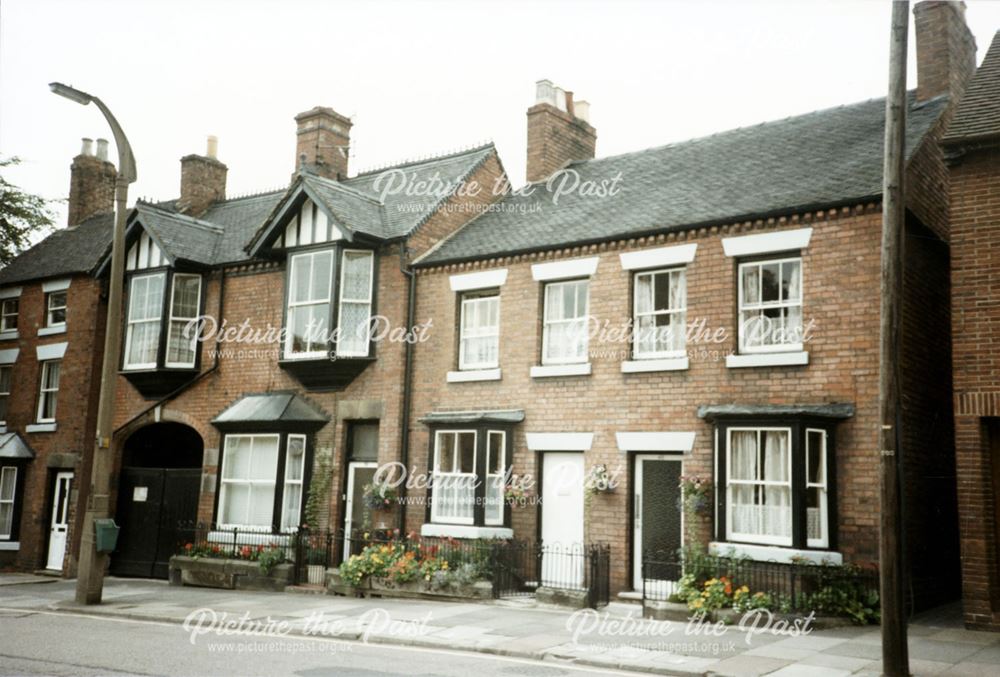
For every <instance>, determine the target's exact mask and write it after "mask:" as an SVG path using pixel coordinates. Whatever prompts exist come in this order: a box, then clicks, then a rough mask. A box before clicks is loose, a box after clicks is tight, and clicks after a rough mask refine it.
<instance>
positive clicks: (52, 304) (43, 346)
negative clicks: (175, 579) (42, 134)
mask: <svg viewBox="0 0 1000 677" xmlns="http://www.w3.org/2000/svg"><path fill="white" fill-rule="evenodd" d="M70 173H71V177H72V178H71V182H70V193H69V219H68V226H67V227H66V228H65V229H60V230H57V231H56V232H55V233H53V234H52V235H50V236H49V237H47V238H46V239H45V240H43V241H42V242H40V243H39V244H37V245H36V246H34V247H32V248H31V249H30V250H28V251H27V252H25V253H23V254H22V255H21V256H19V257H17V258H16V259H15V260H14V261H13V262H12V263H11V264H10V265H8V266H7V267H5V268H4V269H3V270H0V315H2V317H0V429H2V430H3V433H2V434H0V566H16V567H17V568H19V569H22V570H27V571H34V570H47V571H51V572H65V573H66V574H67V575H74V573H75V571H76V557H77V554H78V552H79V546H80V532H79V528H80V524H81V523H82V520H83V511H84V507H85V501H86V496H87V492H86V490H83V491H81V487H84V488H85V487H87V486H89V483H90V480H89V477H90V466H91V456H92V449H93V439H94V430H95V426H96V417H97V392H98V389H99V387H100V380H101V373H100V372H101V354H102V352H103V345H104V343H103V342H104V327H105V321H106V320H105V318H106V315H105V312H106V298H105V291H106V290H105V287H104V284H103V283H102V282H101V280H100V279H99V278H97V277H95V275H94V273H95V272H96V269H97V266H98V263H99V261H100V259H101V257H103V256H104V254H105V252H106V251H107V249H108V247H109V245H110V242H111V225H112V221H113V215H112V210H113V204H112V202H113V197H114V183H115V176H116V173H115V168H114V165H112V164H111V163H110V162H108V160H107V141H104V140H103V139H101V140H98V142H97V154H96V155H95V154H94V150H93V142H92V141H91V140H90V139H85V140H84V144H83V150H82V152H81V153H80V155H78V156H77V157H76V158H74V159H73V164H72V167H71V170H70Z"/></svg>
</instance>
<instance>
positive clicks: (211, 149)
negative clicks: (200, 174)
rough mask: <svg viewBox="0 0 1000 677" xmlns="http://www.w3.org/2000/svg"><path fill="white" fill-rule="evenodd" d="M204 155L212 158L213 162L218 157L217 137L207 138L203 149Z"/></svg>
mask: <svg viewBox="0 0 1000 677" xmlns="http://www.w3.org/2000/svg"><path fill="white" fill-rule="evenodd" d="M205 155H207V156H208V157H210V158H212V159H213V160H215V159H216V157H217V156H218V155H219V137H217V136H209V137H208V143H207V144H206V148H205Z"/></svg>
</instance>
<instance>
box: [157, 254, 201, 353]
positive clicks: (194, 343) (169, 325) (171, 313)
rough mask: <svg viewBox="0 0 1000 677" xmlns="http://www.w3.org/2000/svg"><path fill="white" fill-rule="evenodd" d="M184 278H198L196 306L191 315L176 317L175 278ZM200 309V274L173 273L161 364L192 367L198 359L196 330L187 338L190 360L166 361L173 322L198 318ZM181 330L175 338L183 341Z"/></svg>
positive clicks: (172, 335) (172, 334) (171, 338)
mask: <svg viewBox="0 0 1000 677" xmlns="http://www.w3.org/2000/svg"><path fill="white" fill-rule="evenodd" d="M184 278H196V279H197V280H198V303H197V307H196V308H195V314H194V316H193V317H178V316H176V315H174V295H175V294H176V292H177V280H178V279H184ZM200 311H201V275H198V274H196V273H174V276H173V279H172V280H171V282H170V310H169V312H168V313H167V345H166V352H165V353H164V355H163V364H164V366H167V367H178V368H191V367H194V365H195V362H196V361H197V359H198V335H197V332H192V333H191V337H190V338H189V339H187V340H188V341H189V342H190V343H191V346H192V347H193V352H192V354H191V361H190V362H170V361H168V359H167V358H168V357H169V356H170V342H171V340H173V339H174V337H175V335H174V322H175V321H178V322H180V321H183V322H185V323H190V322H191V321H192V320H195V319H197V318H198V314H199V313H200ZM183 331H184V330H183V329H181V330H180V333H179V334H177V336H176V339H177V340H178V341H183V340H184V336H183Z"/></svg>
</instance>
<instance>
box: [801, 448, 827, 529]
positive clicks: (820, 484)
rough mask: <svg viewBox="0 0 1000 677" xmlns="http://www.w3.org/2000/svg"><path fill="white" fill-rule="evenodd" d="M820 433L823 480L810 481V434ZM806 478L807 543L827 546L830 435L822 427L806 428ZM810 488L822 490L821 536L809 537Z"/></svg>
mask: <svg viewBox="0 0 1000 677" xmlns="http://www.w3.org/2000/svg"><path fill="white" fill-rule="evenodd" d="M810 433H819V434H820V435H822V440H823V441H822V447H821V448H820V454H819V464H820V468H821V469H822V477H823V481H822V482H810V481H809V434H810ZM805 445H806V448H805V466H806V467H805V470H806V472H805V478H806V505H805V510H806V518H805V519H806V536H807V538H806V545H807V546H809V547H810V548H827V547H829V545H830V515H829V508H828V507H827V506H828V504H829V500H830V494H829V489H828V487H829V481H828V478H827V470H828V467H829V466H828V462H827V456H826V454H827V451H828V435H827V432H826V430H823V429H822V428H806V434H805ZM810 489H819V490H820V502H819V511H820V513H819V514H820V522H819V523H820V529H821V533H822V537H821V538H808V535H809V526H808V525H809V505H808V494H809V490H810Z"/></svg>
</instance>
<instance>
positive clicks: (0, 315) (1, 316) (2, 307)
mask: <svg viewBox="0 0 1000 677" xmlns="http://www.w3.org/2000/svg"><path fill="white" fill-rule="evenodd" d="M7 304H13V305H14V307H15V310H14V312H9V311H8V310H7ZM20 314H21V299H20V298H19V297H17V296H13V297H11V298H6V299H0V332H11V333H14V332H17V324H18V322H17V321H18V320H19V319H20V317H19V316H20ZM9 317H13V318H15V321H14V326H13V327H11V326H9V325H8V324H7V318H9Z"/></svg>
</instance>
